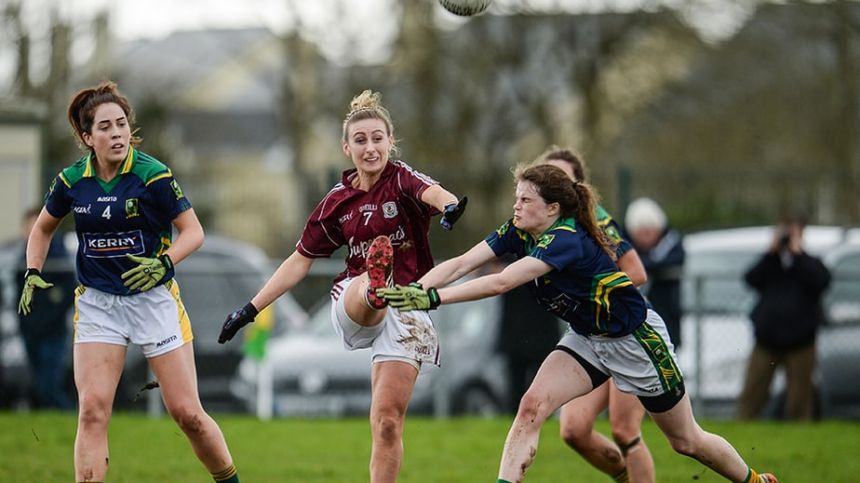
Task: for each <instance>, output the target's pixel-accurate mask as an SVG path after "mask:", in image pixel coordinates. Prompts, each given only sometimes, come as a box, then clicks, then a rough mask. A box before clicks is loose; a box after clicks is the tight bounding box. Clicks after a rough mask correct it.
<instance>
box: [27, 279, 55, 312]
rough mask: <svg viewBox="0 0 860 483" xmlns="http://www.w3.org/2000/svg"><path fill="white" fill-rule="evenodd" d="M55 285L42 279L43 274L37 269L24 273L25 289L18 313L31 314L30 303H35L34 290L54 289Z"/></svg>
mask: <svg viewBox="0 0 860 483" xmlns="http://www.w3.org/2000/svg"><path fill="white" fill-rule="evenodd" d="M53 286H54V284H52V283H48V282H46V281H45V279H43V278H42V274H41V273H39V271H38V270H36V269H35V268H28V269H27V271H26V272H24V288H23V289H22V290H21V300H19V301H18V313H19V314H21V315H27V314H29V313H30V303H31V302H32V301H33V290H34V289H37V288H40V289H43V290H44V289H46V288H51V287H53Z"/></svg>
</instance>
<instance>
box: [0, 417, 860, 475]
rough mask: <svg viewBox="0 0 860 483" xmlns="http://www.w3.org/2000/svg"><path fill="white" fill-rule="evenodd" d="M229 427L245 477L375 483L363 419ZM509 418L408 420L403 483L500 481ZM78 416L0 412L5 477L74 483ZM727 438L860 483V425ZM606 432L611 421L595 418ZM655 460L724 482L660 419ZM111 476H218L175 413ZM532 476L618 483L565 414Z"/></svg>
mask: <svg viewBox="0 0 860 483" xmlns="http://www.w3.org/2000/svg"><path fill="white" fill-rule="evenodd" d="M215 419H216V420H217V421H218V422H219V424H220V425H221V428H222V430H223V431H224V433H225V435H226V437H227V441H228V444H229V445H230V449H231V451H232V453H233V456H234V458H235V460H236V465H237V467H238V469H239V472H240V476H241V478H242V482H243V483H251V482H265V483H271V482H309V483H310V482H321V483H347V482H362V481H368V471H367V467H368V460H369V456H370V431H369V426H368V423H367V421H366V420H364V419H343V420H328V419H319V420H295V419H282V420H275V421H271V422H260V421H257V420H255V419H252V418H249V417H237V416H218V415H216V416H215ZM510 422H511V419H510V418H499V419H491V420H483V419H450V420H433V419H425V418H410V419H408V420H407V425H406V437H405V458H404V461H403V467H402V470H401V478H400V480H399V481H401V482H404V483H419V482H420V483H426V482H445V483H456V482H470V483H472V482H478V483H479V482H488V483H489V482H495V479H496V472H497V469H498V463H499V456H500V454H501V449H502V445H503V443H504V439H505V435H506V434H507V430H508V427H509V426H510ZM75 426H76V420H75V416H74V415H72V414H52V413H31V414H19V413H0V474H2V475H4V477H3V478H2V479H3V480H4V481H15V482H18V483H30V482H32V483H36V482H38V483H45V482H71V481H74V474H73V469H72V448H73V444H74V438H75ZM702 426H703V427H704V428H705V429H706V430H708V431H711V432H715V433H717V434H720V435H722V436H724V437H725V438H726V439H728V440H729V441H730V442H732V444H734V445H735V447H736V448H737V449H738V451H739V452H740V453H741V455H742V456H743V457H744V458H745V459H746V460H747V462H748V463H750V464H752V465H753V467H754V468H756V469H760V470H766V471H773V472H774V473H776V475H777V476H778V477H779V478H780V481H784V482H788V483H792V482H809V481H839V482H850V481H860V461H858V459H857V458H856V455H857V451H858V450H857V448H858V446H860V423H856V422H823V423H808V424H806V423H802V424H786V423H767V422H763V423H739V422H722V421H720V422H711V421H705V422H702ZM598 429H599V430H601V431H603V432H604V433H605V434H608V429H609V425H608V423H607V422H606V421H605V420H601V421H598ZM643 432H644V436H645V440H646V441H647V442H648V445H649V447H650V448H651V452H652V453H653V455H654V460H655V464H656V467H657V481H659V482H661V483H663V482H666V483H673V482H679V483H686V482H697V483H698V482H717V481H724V480H722V478H720V477H718V476H717V475H716V474H714V473H713V472H712V471H710V470H707V469H705V468H704V467H703V466H702V465H700V464H698V463H697V462H695V461H693V460H690V459H688V458H685V457H683V456H680V455H677V454H675V453H674V452H673V451H672V449H671V448H670V447H669V445H668V444H667V443H666V441H665V440H664V439H663V437H662V435H661V434H660V433H659V431H658V430H657V428H656V426H654V424H653V423H651V422H650V421H647V422H646V423H645V424H644V426H643ZM110 454H111V458H110V460H111V461H110V470H109V472H108V481H110V482H113V483H120V482H126V483H139V482H150V481H152V482H154V481H158V482H182V483H187V482H206V481H212V480H211V479H210V478H209V476H208V474H207V472H206V470H205V469H204V468H203V466H202V465H201V464H200V463H199V462H198V461H197V459H196V458H195V457H194V455H193V453H192V451H191V447H190V445H189V444H188V442H187V441H186V439H185V436H184V435H183V434H182V432H181V431H180V430H179V429H178V428H177V427H176V426H175V425H174V424H173V422H172V421H171V420H170V419H169V418H163V419H156V420H150V419H147V418H146V417H144V416H142V415H139V414H117V415H114V418H113V421H112V423H111V427H110ZM526 481H527V482H556V481H559V482H560V481H576V482H579V483H590V482H594V483H607V482H609V481H610V480H609V479H608V478H607V477H606V476H604V475H602V474H600V473H598V472H597V471H596V470H594V469H592V468H591V467H590V466H588V465H587V464H586V463H584V462H583V461H582V459H581V458H580V457H579V456H578V455H576V454H575V453H573V452H572V451H571V450H569V449H567V448H566V447H565V446H564V444H563V443H562V442H561V441H560V439H559V438H558V421H555V420H550V421H548V422H547V424H546V425H545V426H544V430H543V434H542V437H541V444H540V448H539V450H538V455H537V460H536V461H535V464H534V465H533V466H532V467H531V469H530V470H529V472H528V475H527V478H526Z"/></svg>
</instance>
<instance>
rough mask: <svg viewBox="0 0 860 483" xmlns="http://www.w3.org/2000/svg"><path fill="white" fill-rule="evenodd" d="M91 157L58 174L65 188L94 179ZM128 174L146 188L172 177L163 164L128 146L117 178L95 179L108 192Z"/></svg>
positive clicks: (87, 156)
mask: <svg viewBox="0 0 860 483" xmlns="http://www.w3.org/2000/svg"><path fill="white" fill-rule="evenodd" d="M92 156H93V154H92V153H89V154H87V155H86V156H84V157H82V158H80V159H78V160H77V161H75V163H74V164H73V165H71V166H69V167H67V168H65V169H63V170H62V171H61V172H60V175H59V177H60V180H62V182H63V183H64V184H65V185H66V187H68V188H71V187H72V186H73V185H74V184H75V183H77V182H78V181H80V180H81V179H83V178H93V177H96V172H95V167H94V166H93V159H92ZM129 173H131V174H134V175H135V176H137V177H138V178H140V179H141V180H142V181H143V182H144V183H145V184H146V185H147V186H148V185H150V184H152V183H154V182H156V181H158V180H160V179H164V178H169V177H171V176H173V173H172V172H171V171H170V169H169V168H168V167H167V166H166V165H165V164H164V163H162V162H161V161H159V160H158V159H156V158H154V157H152V156H150V155H148V154H146V153H144V152H141V151H138V150H137V149H135V148H134V146H129V148H128V154H127V155H126V157H125V160H123V162H122V166H121V167H120V170H119V173H118V174H117V176H115V177H114V178H113V179H112V180H110V181H107V182H106V181H103V180H101V179H98V178H96V179H97V180H98V182H99V184H100V185H101V186H102V188H103V189H104V190H105V191H106V192H110V190H111V189H113V187H114V186H115V185H116V184H117V183H119V181H120V179H121V177H120V176H119V175H124V174H129Z"/></svg>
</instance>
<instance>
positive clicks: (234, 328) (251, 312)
mask: <svg viewBox="0 0 860 483" xmlns="http://www.w3.org/2000/svg"><path fill="white" fill-rule="evenodd" d="M257 314H258V312H257V307H254V304H252V303H251V302H248V303H247V304H245V306H244V307H242V308H241V309H239V310H237V311H235V312H233V313H232V314H230V315H229V316H227V320H225V321H224V325H223V326H221V335H219V336H218V343H219V344H223V343H225V342H227V341H229V340H230V339H232V338H233V336H234V335H236V332H239V329H241V328H242V327H245V326H246V325H248V324H250V323H251V322H253V321H254V317H256V316H257Z"/></svg>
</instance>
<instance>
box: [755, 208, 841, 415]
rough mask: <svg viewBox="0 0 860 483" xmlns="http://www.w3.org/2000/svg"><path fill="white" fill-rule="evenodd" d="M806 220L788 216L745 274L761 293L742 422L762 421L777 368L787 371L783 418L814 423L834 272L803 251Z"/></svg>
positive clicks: (798, 216)
mask: <svg viewBox="0 0 860 483" xmlns="http://www.w3.org/2000/svg"><path fill="white" fill-rule="evenodd" d="M804 226H805V221H804V218H803V217H802V216H800V215H789V216H787V217H785V218H784V219H783V221H782V223H780V225H779V226H778V227H777V228H776V230H775V232H774V233H775V236H774V240H773V242H772V243H771V246H770V249H769V250H768V251H767V252H766V253H765V254H764V255H763V256H762V257H761V259H760V260H759V261H758V262H757V263H756V264H755V265H753V267H752V268H751V269H750V270H749V271H748V272H747V273H746V277H745V278H746V282H747V283H748V284H749V285H750V286H751V287H752V288H754V289H755V290H756V292H758V294H759V299H758V303H756V306H755V308H754V309H753V312H752V315H751V318H752V322H753V326H754V329H755V347H753V351H752V354H751V355H750V359H749V363H748V366H747V377H746V382H745V383H744V388H743V391H742V392H741V396H740V400H739V402H738V417H739V418H741V419H751V418H757V417H759V415H760V413H761V410H762V407H763V406H764V404H765V403H766V402H767V398H768V393H769V388H770V382H771V379H772V378H773V373H774V371H775V370H776V368H777V367H779V366H783V367H785V372H786V379H787V383H788V384H787V387H786V401H785V414H784V416H785V418H787V419H810V418H811V417H812V409H813V387H812V373H813V370H814V368H815V336H816V333H817V332H818V327H819V326H820V325H821V324H823V323H824V312H823V310H822V303H821V301H822V297H823V295H824V291H825V290H826V289H827V287H828V285H829V284H830V272H829V271H828V270H827V268H826V267H825V266H824V264H823V263H821V260H819V259H818V258H816V257H813V256H811V255H809V254H808V253H806V252H804V251H803V229H804Z"/></svg>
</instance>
